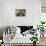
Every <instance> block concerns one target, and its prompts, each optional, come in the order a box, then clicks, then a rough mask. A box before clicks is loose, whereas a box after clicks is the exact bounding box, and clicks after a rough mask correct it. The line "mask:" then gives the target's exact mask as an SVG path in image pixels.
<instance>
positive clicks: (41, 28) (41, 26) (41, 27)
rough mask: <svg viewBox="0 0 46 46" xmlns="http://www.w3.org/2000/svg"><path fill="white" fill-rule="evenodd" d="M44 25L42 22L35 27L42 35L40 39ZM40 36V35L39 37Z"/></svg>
mask: <svg viewBox="0 0 46 46" xmlns="http://www.w3.org/2000/svg"><path fill="white" fill-rule="evenodd" d="M44 24H45V22H44V21H40V24H39V25H37V29H38V30H40V32H41V34H42V37H44V27H45V26H44ZM40 36H41V35H40Z"/></svg>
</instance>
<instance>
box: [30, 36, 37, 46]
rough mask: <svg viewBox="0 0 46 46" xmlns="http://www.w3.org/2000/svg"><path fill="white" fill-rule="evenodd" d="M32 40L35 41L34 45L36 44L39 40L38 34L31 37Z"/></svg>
mask: <svg viewBox="0 0 46 46" xmlns="http://www.w3.org/2000/svg"><path fill="white" fill-rule="evenodd" d="M31 41H33V46H36V43H37V41H38V38H37V36H33V37H32V39H31Z"/></svg>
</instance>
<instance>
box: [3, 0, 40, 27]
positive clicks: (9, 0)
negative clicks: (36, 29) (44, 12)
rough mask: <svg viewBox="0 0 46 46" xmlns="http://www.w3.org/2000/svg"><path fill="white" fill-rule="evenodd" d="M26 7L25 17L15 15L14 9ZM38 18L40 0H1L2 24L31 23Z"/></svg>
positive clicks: (37, 20)
mask: <svg viewBox="0 0 46 46" xmlns="http://www.w3.org/2000/svg"><path fill="white" fill-rule="evenodd" d="M19 8H20V9H26V16H25V17H16V15H15V13H16V12H15V10H16V9H19ZM39 20H40V0H3V20H2V25H3V26H6V25H28V26H29V25H33V26H36V25H37V24H38V22H39Z"/></svg>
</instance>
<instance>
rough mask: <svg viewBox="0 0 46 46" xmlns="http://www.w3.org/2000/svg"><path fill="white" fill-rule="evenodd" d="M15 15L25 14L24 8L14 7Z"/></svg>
mask: <svg viewBox="0 0 46 46" xmlns="http://www.w3.org/2000/svg"><path fill="white" fill-rule="evenodd" d="M16 16H26V9H16Z"/></svg>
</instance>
